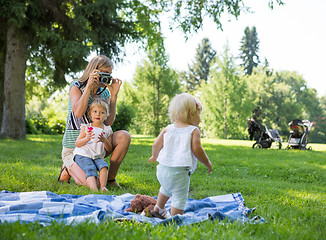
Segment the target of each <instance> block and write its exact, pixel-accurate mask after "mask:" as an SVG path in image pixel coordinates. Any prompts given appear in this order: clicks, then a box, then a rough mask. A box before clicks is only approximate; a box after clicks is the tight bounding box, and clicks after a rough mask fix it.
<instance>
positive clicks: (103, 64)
mask: <svg viewBox="0 0 326 240" xmlns="http://www.w3.org/2000/svg"><path fill="white" fill-rule="evenodd" d="M109 67H111V68H112V69H113V62H112V60H111V59H110V58H108V57H106V56H104V55H97V56H95V57H94V58H93V59H92V60H91V61H90V62H89V63H88V64H87V67H86V68H85V71H84V73H83V76H81V78H79V79H78V81H79V82H81V83H83V82H86V81H87V79H88V77H89V75H90V74H91V72H93V70H94V69H99V68H109Z"/></svg>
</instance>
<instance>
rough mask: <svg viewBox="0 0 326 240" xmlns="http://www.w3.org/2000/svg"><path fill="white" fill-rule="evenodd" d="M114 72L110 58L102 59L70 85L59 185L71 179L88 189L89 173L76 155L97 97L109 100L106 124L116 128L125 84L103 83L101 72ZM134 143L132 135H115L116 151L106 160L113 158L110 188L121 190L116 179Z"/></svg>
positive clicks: (92, 61)
mask: <svg viewBox="0 0 326 240" xmlns="http://www.w3.org/2000/svg"><path fill="white" fill-rule="evenodd" d="M112 69H113V63H112V61H111V60H110V59H109V58H108V57H106V56H103V55H98V56H96V57H94V58H93V59H92V60H91V61H90V62H89V63H88V65H87V67H86V69H85V71H84V74H83V75H82V77H81V78H80V79H78V81H73V82H72V83H71V84H70V90H69V103H68V116H67V124H66V131H65V134H64V136H63V141H62V145H63V148H62V160H63V165H62V167H61V172H60V176H59V178H58V180H59V181H62V182H69V181H70V176H71V177H72V178H73V179H74V181H75V182H76V183H77V184H78V185H84V186H87V183H86V177H85V172H84V171H83V170H82V169H81V168H80V167H79V166H78V165H77V164H76V163H75V162H74V160H73V151H74V149H75V142H76V139H77V137H78V135H79V133H80V126H81V124H87V123H89V119H88V117H87V112H88V109H89V105H90V103H91V102H92V100H93V98H94V97H100V98H102V99H105V100H106V101H107V102H108V104H109V106H110V116H109V117H108V118H107V119H106V121H105V124H106V125H110V126H112V124H113V122H114V119H115V114H116V102H117V96H118V92H119V90H120V87H121V84H122V81H121V80H120V79H112V80H111V81H112V84H111V85H109V84H106V83H102V82H101V83H100V82H99V74H98V73H99V72H104V73H110V74H111V73H112ZM106 87H107V88H108V89H107V88H106ZM130 140H131V138H130V134H129V133H128V132H127V131H124V130H120V131H117V132H114V133H113V135H112V151H111V152H106V156H105V157H107V156H109V155H110V154H111V158H110V167H109V173H108V185H109V186H114V187H120V185H119V184H118V183H117V182H116V180H115V177H116V175H117V172H118V170H119V167H120V164H121V163H122V161H123V159H124V157H125V156H126V154H127V151H128V148H129V145H130Z"/></svg>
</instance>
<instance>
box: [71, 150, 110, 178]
mask: <svg viewBox="0 0 326 240" xmlns="http://www.w3.org/2000/svg"><path fill="white" fill-rule="evenodd" d="M75 162H76V163H77V164H78V166H79V167H80V168H81V169H82V170H83V171H84V172H85V175H86V179H87V178H88V177H97V171H100V170H101V169H102V168H104V167H107V168H109V165H108V163H107V162H106V161H104V159H103V158H98V159H94V160H93V159H91V158H89V157H85V156H81V155H75Z"/></svg>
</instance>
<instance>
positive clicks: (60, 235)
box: [0, 135, 326, 239]
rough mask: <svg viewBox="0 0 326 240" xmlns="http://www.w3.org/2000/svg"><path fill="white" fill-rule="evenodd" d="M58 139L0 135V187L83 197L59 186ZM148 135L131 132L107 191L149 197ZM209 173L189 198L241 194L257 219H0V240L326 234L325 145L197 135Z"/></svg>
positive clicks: (201, 174) (194, 183)
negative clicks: (263, 143) (301, 146)
mask: <svg viewBox="0 0 326 240" xmlns="http://www.w3.org/2000/svg"><path fill="white" fill-rule="evenodd" d="M61 140H62V136H48V135H28V136H27V140H21V141H12V140H0V176H1V178H0V188H1V189H0V190H9V191H15V192H19V191H41V190H47V191H52V192H55V193H58V194H64V193H70V194H78V195H84V194H90V193H91V191H90V190H88V189H87V188H85V187H80V186H77V185H76V184H75V183H71V184H61V183H58V182H57V177H58V174H59V171H60V166H61V163H62V161H61ZM153 141H154V138H152V137H146V136H133V138H132V144H131V146H130V150H129V152H128V154H127V157H126V159H125V161H124V162H123V164H122V166H121V168H120V170H119V174H118V176H117V181H118V182H119V183H120V184H121V186H122V187H123V189H122V190H114V189H110V190H109V192H108V193H107V194H111V195H121V194H123V193H127V192H129V193H132V194H136V193H140V194H146V195H150V196H157V193H158V189H159V184H158V182H157V180H156V176H155V164H152V163H149V162H148V158H149V157H150V155H151V144H152V143H153ZM202 142H203V146H204V148H205V149H206V152H207V154H208V156H209V157H210V159H211V161H212V163H213V172H212V173H211V174H207V173H206V169H205V167H204V166H203V165H202V164H201V163H198V168H197V170H196V172H195V174H194V175H192V178H191V186H190V194H189V197H190V198H194V199H201V198H205V197H208V196H215V195H222V194H229V193H235V192H241V194H242V196H243V197H244V199H245V204H246V206H247V207H249V208H252V207H256V209H257V210H256V212H255V213H254V215H260V216H262V217H264V218H265V220H266V221H267V222H266V223H264V224H256V225H255V224H241V223H232V224H226V223H223V224H221V223H220V222H209V221H207V222H203V223H200V224H193V225H189V226H184V227H178V226H167V227H164V226H156V227H154V226H151V225H150V224H137V223H116V222H104V223H101V224H98V225H95V224H93V223H83V224H79V225H76V226H65V225H63V224H58V223H53V224H52V225H51V226H47V227H42V226H41V225H39V224H37V223H33V224H20V223H11V224H8V223H2V224H0V239H38V238H44V239H51V238H52V239H324V236H325V234H326V227H325V226H326V144H309V145H310V146H312V148H313V151H298V150H276V149H252V148H251V146H252V144H253V142H251V141H237V140H215V139H203V140H202Z"/></svg>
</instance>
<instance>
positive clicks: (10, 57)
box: [1, 25, 28, 139]
mask: <svg viewBox="0 0 326 240" xmlns="http://www.w3.org/2000/svg"><path fill="white" fill-rule="evenodd" d="M27 37H28V36H27V34H26V33H25V32H24V31H22V30H21V29H18V28H16V27H15V26H12V25H10V26H8V31H7V52H6V63H5V74H4V96H5V99H4V105H3V116H2V127H1V136H3V137H10V138H12V139H22V138H23V139H24V138H25V137H26V128H25V71H26V61H27V58H28V48H27V46H28V42H27Z"/></svg>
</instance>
